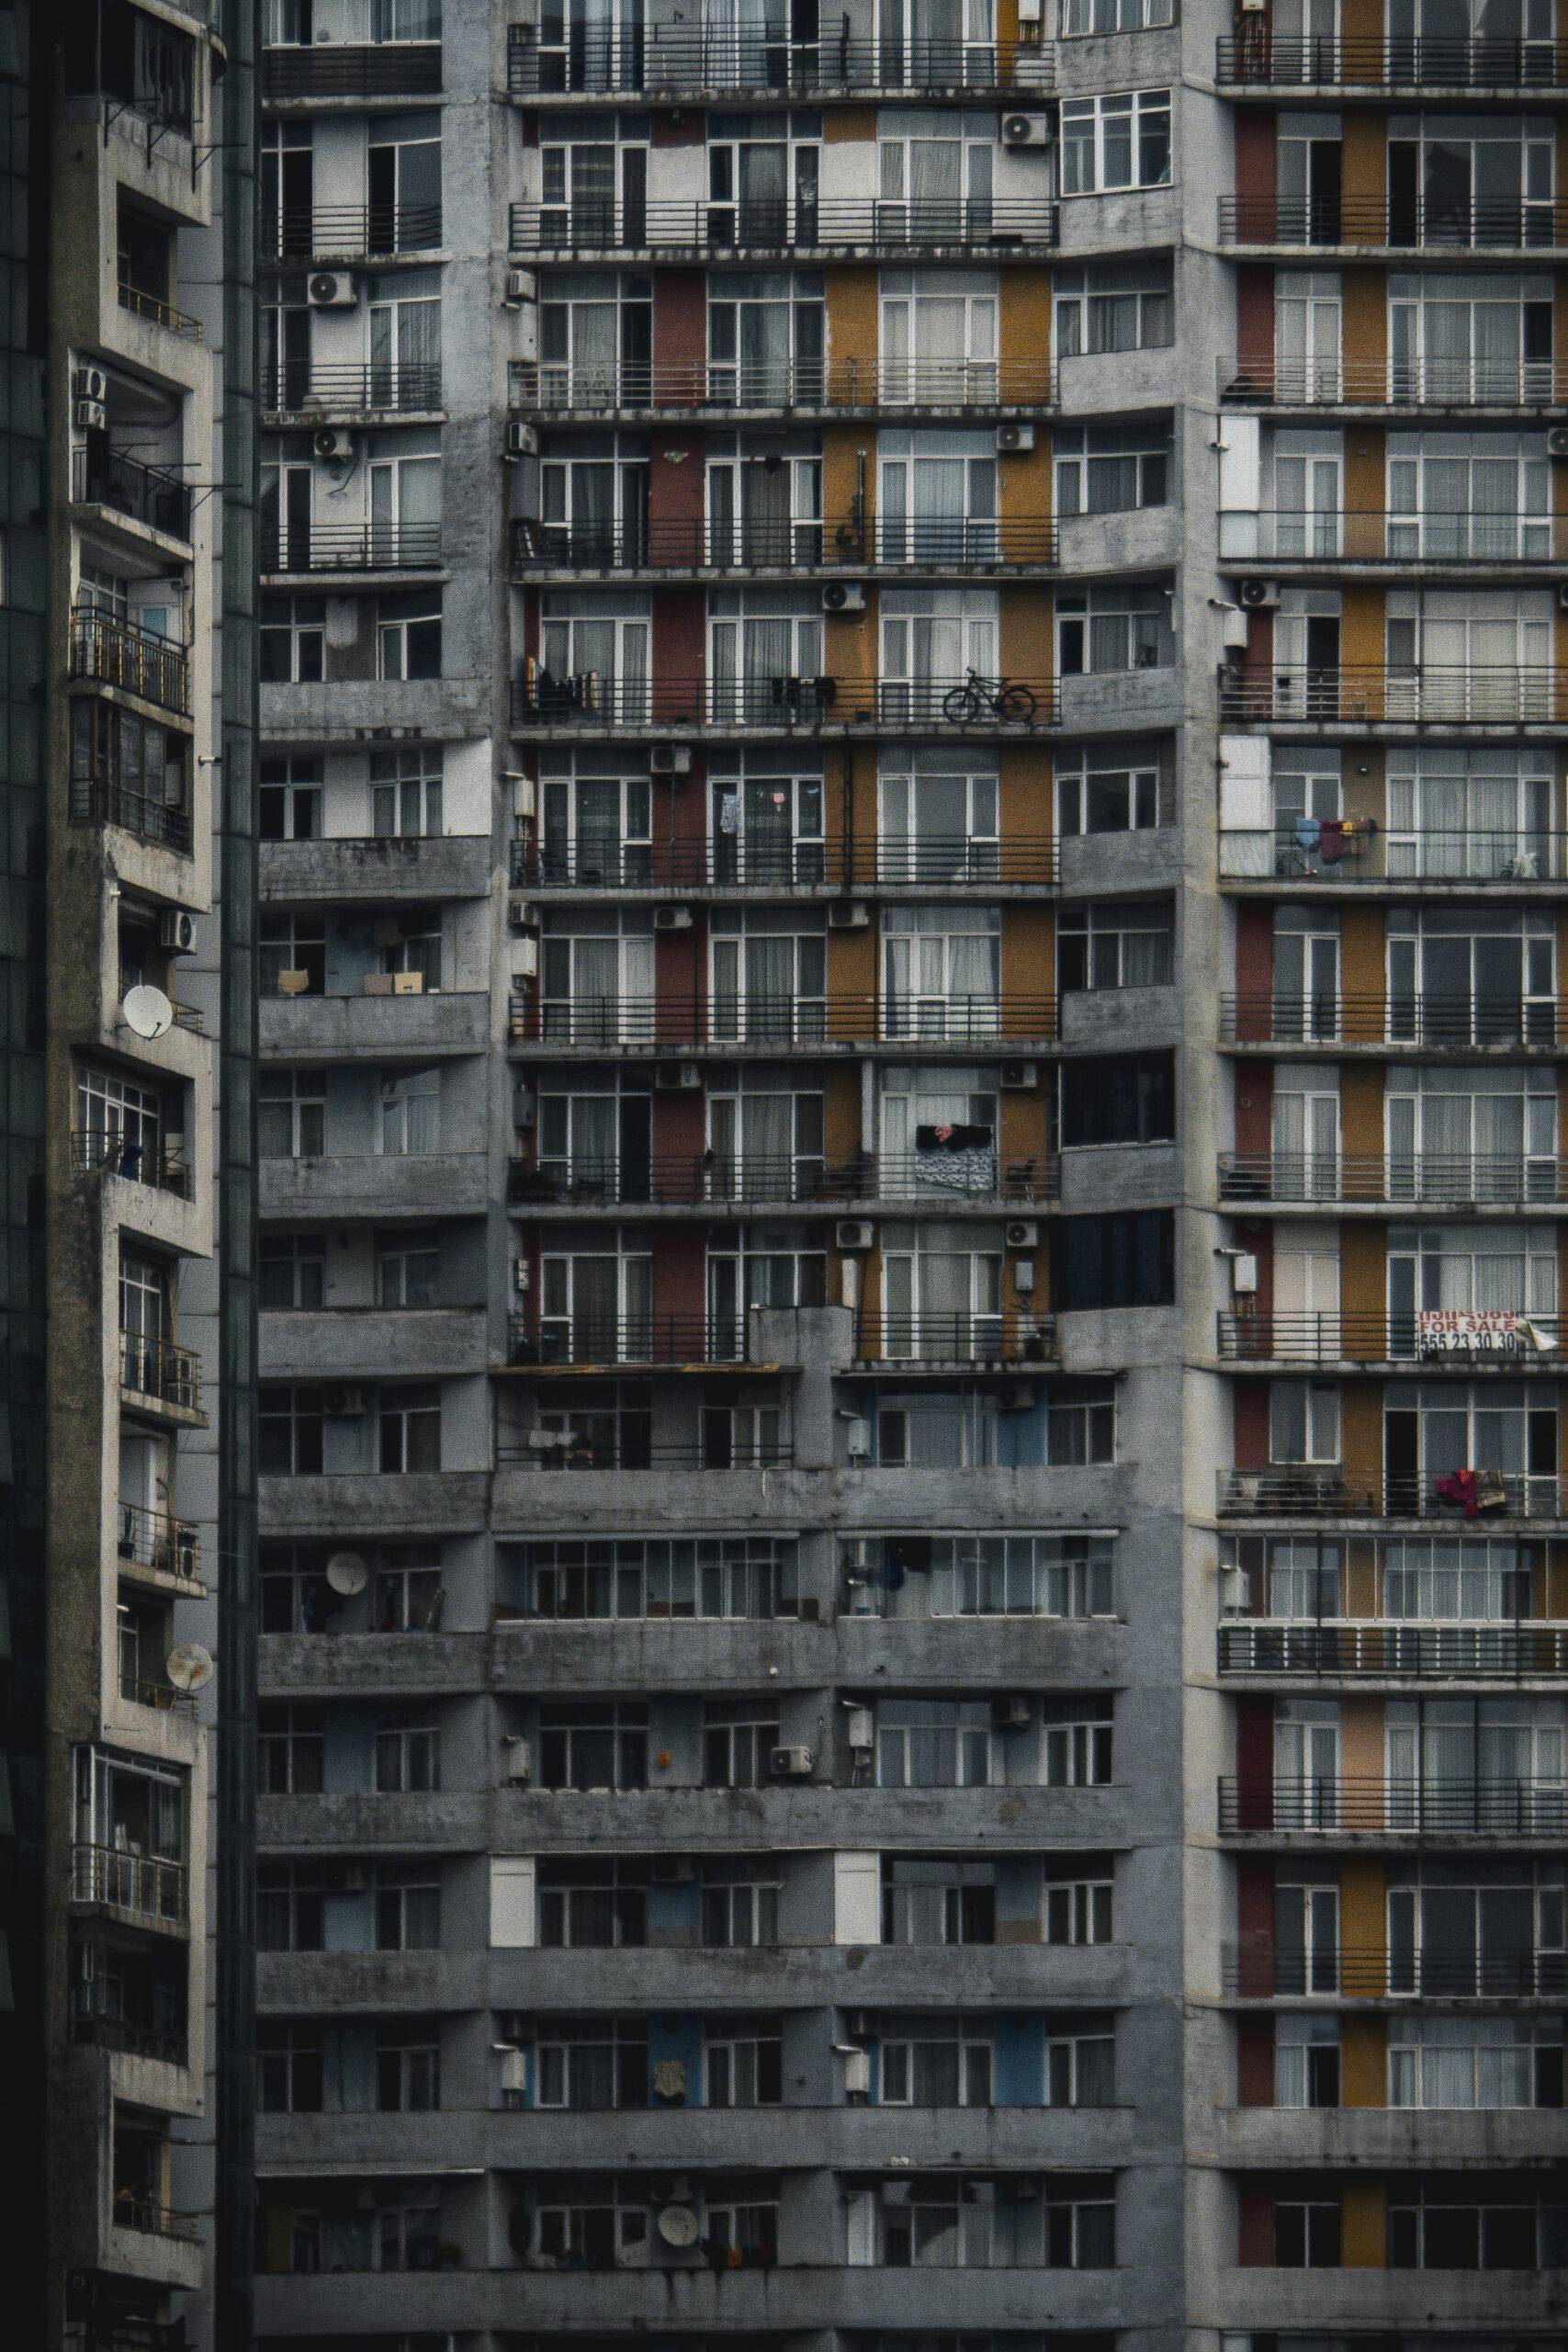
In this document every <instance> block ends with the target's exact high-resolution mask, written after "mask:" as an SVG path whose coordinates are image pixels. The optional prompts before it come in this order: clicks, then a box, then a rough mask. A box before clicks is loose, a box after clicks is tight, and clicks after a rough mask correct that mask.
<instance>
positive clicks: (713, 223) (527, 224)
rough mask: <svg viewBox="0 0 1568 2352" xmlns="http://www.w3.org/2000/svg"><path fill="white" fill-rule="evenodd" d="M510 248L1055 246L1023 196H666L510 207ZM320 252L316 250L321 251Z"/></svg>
mask: <svg viewBox="0 0 1568 2352" xmlns="http://www.w3.org/2000/svg"><path fill="white" fill-rule="evenodd" d="M509 242H510V245H511V250H512V251H513V253H514V254H618V253H648V254H694V255H700V254H710V253H748V252H750V253H765V254H777V255H778V256H779V257H780V258H781V259H782V258H784V257H787V256H788V255H790V254H797V253H834V252H837V253H844V254H858V253H866V254H910V253H931V252H948V251H959V252H964V253H985V254H992V255H1000V254H1008V253H1033V252H1038V251H1042V250H1044V249H1047V248H1049V247H1050V246H1052V245H1054V244H1055V242H1056V208H1055V205H1054V204H1051V203H1048V202H1043V201H1042V202H1040V203H1031V202H1030V201H1029V200H1028V199H1027V198H998V199H995V200H992V199H990V198H969V197H953V198H945V197H933V198H923V199H922V198H914V199H912V200H910V201H908V202H896V201H885V200H884V199H882V198H876V197H823V198H820V199H819V201H818V202H817V203H815V204H807V203H802V202H794V203H792V202H790V201H788V200H787V199H784V200H768V201H754V202H750V203H744V202H742V203H723V202H718V201H710V200H708V199H705V198H698V199H696V200H695V201H690V202H688V201H684V200H682V199H679V198H667V199H662V200H654V201H649V202H648V203H646V204H620V203H616V202H615V200H614V199H613V198H611V199H605V200H604V201H584V202H581V203H578V204H572V205H565V204H514V205H513V208H512V215H511V229H510V239H509ZM321 250H324V248H322V249H321Z"/></svg>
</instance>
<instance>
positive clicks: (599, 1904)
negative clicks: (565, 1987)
mask: <svg viewBox="0 0 1568 2352" xmlns="http://www.w3.org/2000/svg"><path fill="white" fill-rule="evenodd" d="M536 1883H537V1891H538V1919H539V1941H540V1943H541V1944H543V1945H546V1946H547V1947H548V1948H550V1949H551V1950H554V1951H559V1950H565V1949H570V1950H573V1951H578V1950H587V1951H611V1950H613V1949H616V1948H618V1947H620V1946H622V1945H628V1946H640V1945H642V1944H644V1943H646V1942H647V1940H648V1887H649V1864H648V1863H647V1862H645V1861H637V1860H627V1859H626V1858H625V1857H616V1856H615V1855H607V1856H606V1857H604V1860H589V1861H551V1860H546V1859H545V1858H544V1857H541V1858H540V1860H539V1863H538V1867H537V1881H536Z"/></svg>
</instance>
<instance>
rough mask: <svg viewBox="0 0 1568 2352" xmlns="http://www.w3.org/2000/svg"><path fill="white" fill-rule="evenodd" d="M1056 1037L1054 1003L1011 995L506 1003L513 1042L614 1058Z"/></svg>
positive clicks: (998, 1043) (951, 1046)
mask: <svg viewBox="0 0 1568 2352" xmlns="http://www.w3.org/2000/svg"><path fill="white" fill-rule="evenodd" d="M1056 1035H1057V1007H1056V1000H1055V997H1054V996H1037V995H1032V994H1026V993H1022V992H1016V991H1008V992H1006V993H1003V994H986V995H980V994H976V995H963V994H958V993H954V994H951V995H947V996H943V997H941V998H934V997H933V998H930V999H920V1000H918V1001H916V1000H910V999H906V998H902V997H897V996H885V995H883V994H882V993H881V992H880V991H879V990H878V989H865V990H864V991H862V992H854V991H851V992H847V993H837V992H834V993H829V994H827V995H824V996H817V997H800V996H773V995H769V996H766V997H761V996H750V997H747V998H745V999H744V1000H739V999H727V998H724V997H709V996H708V995H707V993H706V991H705V990H704V989H700V988H694V989H691V990H689V991H682V990H680V989H665V990H661V991H660V992H658V993H656V994H653V995H646V996H645V995H623V996H615V997H583V996H578V997H572V998H566V999H563V998H556V997H541V996H540V995H539V994H538V992H537V991H536V990H534V989H518V990H514V991H513V998H512V1036H513V1043H514V1044H516V1045H524V1046H546V1047H548V1048H551V1049H554V1048H557V1047H562V1046H565V1047H570V1048H574V1049H577V1050H586V1051H590V1052H599V1053H614V1054H617V1055H621V1056H625V1055H626V1054H628V1053H631V1054H635V1053H637V1052H647V1051H649V1050H650V1049H652V1048H655V1047H659V1046H676V1047H680V1048H697V1047H716V1048H719V1049H721V1050H722V1051H723V1052H724V1053H725V1054H727V1055H734V1054H738V1053H747V1052H750V1053H756V1052H761V1053H764V1054H776V1053H777V1052H778V1051H779V1050H780V1049H781V1047H788V1048H789V1049H790V1050H792V1051H793V1050H795V1049H796V1048H799V1047H810V1046H847V1045H857V1046H871V1045H886V1046H904V1047H906V1048H908V1049H910V1050H915V1049H918V1050H919V1052H921V1053H931V1052H934V1053H942V1052H947V1051H953V1050H955V1049H959V1048H962V1049H963V1050H964V1052H969V1051H972V1050H973V1049H974V1048H976V1047H977V1046H978V1047H983V1048H984V1049H985V1050H986V1051H987V1052H989V1053H996V1052H998V1050H1000V1049H1002V1048H1004V1047H1007V1048H1010V1047H1013V1046H1016V1047H1017V1048H1018V1049H1019V1050H1020V1051H1023V1050H1025V1049H1026V1048H1029V1047H1032V1046H1050V1045H1053V1044H1054V1043H1055V1039H1056Z"/></svg>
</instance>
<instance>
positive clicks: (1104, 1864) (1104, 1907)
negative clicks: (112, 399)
mask: <svg viewBox="0 0 1568 2352" xmlns="http://www.w3.org/2000/svg"><path fill="white" fill-rule="evenodd" d="M1113 1884H1114V1872H1113V1865H1112V1863H1111V1859H1110V1857H1109V1855H1100V1854H1089V1855H1084V1856H1082V1857H1081V1858H1079V1857H1077V1856H1075V1857H1074V1858H1073V1859H1072V1860H1068V1861H1055V1860H1047V1861H1046V1864H1045V1941H1046V1942H1047V1943H1048V1944H1108V1943H1110V1942H1111V1941H1112V1940H1113V1928H1112V1887H1113Z"/></svg>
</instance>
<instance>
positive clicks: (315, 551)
mask: <svg viewBox="0 0 1568 2352" xmlns="http://www.w3.org/2000/svg"><path fill="white" fill-rule="evenodd" d="M440 561H441V526H440V524H439V523H311V524H309V525H306V524H302V523H290V524H288V525H286V526H284V527H283V528H281V529H279V528H278V526H276V524H273V525H270V526H269V525H267V524H265V523H264V524H263V526H262V531H261V568H262V570H263V571H264V572H274V573H286V572H300V571H429V570H431V569H432V568H433V567H434V566H435V565H437V564H439V563H440Z"/></svg>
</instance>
